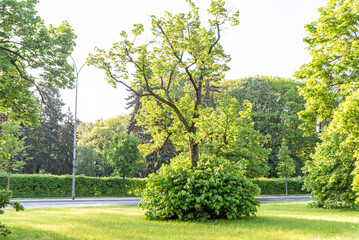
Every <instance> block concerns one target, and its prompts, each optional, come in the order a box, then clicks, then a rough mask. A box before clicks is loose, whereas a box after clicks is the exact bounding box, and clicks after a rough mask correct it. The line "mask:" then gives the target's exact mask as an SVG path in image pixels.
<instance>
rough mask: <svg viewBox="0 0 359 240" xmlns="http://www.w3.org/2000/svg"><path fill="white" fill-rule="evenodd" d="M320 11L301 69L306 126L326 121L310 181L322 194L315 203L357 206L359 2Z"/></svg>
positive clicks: (343, 0)
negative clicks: (307, 58)
mask: <svg viewBox="0 0 359 240" xmlns="http://www.w3.org/2000/svg"><path fill="white" fill-rule="evenodd" d="M319 12H320V17H319V19H318V21H315V22H312V23H310V24H308V25H306V29H307V31H308V33H309V36H308V37H307V38H305V42H306V43H307V44H308V49H309V53H310V55H311V57H312V60H311V61H310V62H309V63H307V64H305V65H303V66H302V67H301V68H300V70H299V71H298V72H297V73H296V76H297V78H299V79H303V80H305V82H306V85H305V87H303V88H301V94H302V95H303V96H304V98H305V100H306V105H305V107H306V108H305V110H304V111H302V112H301V113H300V116H301V117H302V118H303V119H304V120H305V122H304V124H303V125H302V127H303V128H304V129H305V130H306V131H307V133H310V132H314V131H315V125H316V122H323V123H324V129H323V130H324V133H322V134H320V138H321V139H322V140H323V142H322V143H321V144H319V145H318V147H317V149H316V153H315V154H314V156H313V158H314V161H313V162H309V163H308V165H307V171H308V174H309V175H308V178H307V180H306V186H307V188H308V189H309V190H311V191H312V195H313V196H316V198H315V200H314V203H313V205H315V206H324V207H335V206H341V205H346V206H352V207H353V206H355V198H356V196H355V195H358V193H355V192H353V191H352V187H353V176H354V169H355V162H356V161H358V156H357V152H358V144H357V139H356V137H357V136H358V128H357V124H358V119H359V114H358V109H357V106H356V105H355V104H357V100H358V94H357V92H358V87H359V71H358V70H359V62H358V58H359V44H358V43H359V32H358V28H359V2H358V1H356V0H331V1H329V2H328V5H327V6H326V7H323V8H320V9H319ZM354 189H357V188H354ZM356 191H357V190H356ZM356 206H357V205H356Z"/></svg>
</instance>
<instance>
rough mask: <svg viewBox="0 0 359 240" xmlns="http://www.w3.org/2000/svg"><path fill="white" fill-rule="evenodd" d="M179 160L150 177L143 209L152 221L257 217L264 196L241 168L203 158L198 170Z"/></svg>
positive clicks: (182, 159) (144, 195)
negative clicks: (257, 197) (259, 196)
mask: <svg viewBox="0 0 359 240" xmlns="http://www.w3.org/2000/svg"><path fill="white" fill-rule="evenodd" d="M189 162H190V161H189V159H188V158H185V157H183V156H179V157H177V158H175V159H173V160H172V163H171V165H164V166H163V167H162V168H161V169H160V170H159V171H158V172H157V173H156V174H152V175H150V177H149V179H148V182H147V185H146V189H145V190H144V192H143V195H142V200H141V203H140V207H141V208H143V209H144V210H145V211H146V212H145V215H146V217H148V218H150V219H180V220H206V219H214V218H228V219H235V218H238V217H241V216H250V215H254V213H255V212H256V211H257V206H259V201H258V200H256V199H255V198H254V196H255V195H258V194H260V189H259V188H258V187H257V185H254V184H253V183H252V182H250V181H249V180H248V179H247V178H246V177H245V176H243V174H242V173H241V170H240V168H239V166H237V165H236V164H234V163H231V162H229V161H228V160H225V159H221V158H219V159H217V158H214V157H208V156H201V159H200V161H199V163H198V166H197V167H196V168H191V165H190V163H189Z"/></svg>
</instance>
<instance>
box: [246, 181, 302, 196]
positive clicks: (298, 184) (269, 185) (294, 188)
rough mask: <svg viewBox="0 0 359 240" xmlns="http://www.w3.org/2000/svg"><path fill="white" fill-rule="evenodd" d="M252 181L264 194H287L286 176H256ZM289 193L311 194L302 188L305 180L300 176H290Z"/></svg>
mask: <svg viewBox="0 0 359 240" xmlns="http://www.w3.org/2000/svg"><path fill="white" fill-rule="evenodd" d="M251 180H252V182H253V183H254V184H256V185H258V187H259V188H260V189H261V194H262V195H283V194H285V180H284V178H256V179H251ZM287 183H288V194H309V192H308V191H306V190H302V188H303V185H304V181H303V180H299V179H298V178H288V180H287Z"/></svg>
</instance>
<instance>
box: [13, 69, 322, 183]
mask: <svg viewBox="0 0 359 240" xmlns="http://www.w3.org/2000/svg"><path fill="white" fill-rule="evenodd" d="M302 85H303V84H301V83H299V82H295V81H293V80H291V79H284V78H272V77H261V76H257V77H253V78H244V79H238V80H231V81H224V82H221V83H219V85H218V86H217V87H215V88H213V89H211V90H210V89H208V91H212V92H213V94H212V95H211V94H208V96H212V97H205V98H204V99H205V104H207V105H209V106H212V107H214V108H215V109H218V106H219V104H220V103H221V101H222V100H223V98H224V96H225V94H229V95H230V96H232V97H234V98H235V99H236V100H237V101H238V103H240V104H243V103H244V101H245V100H248V101H249V102H250V103H251V104H252V115H251V122H253V130H252V131H249V132H248V129H247V130H246V131H244V129H245V128H243V129H242V131H241V132H240V135H241V140H240V141H237V143H236V150H235V151H232V152H230V153H229V152H226V153H222V154H224V155H225V156H226V157H227V158H233V159H235V158H245V159H246V161H247V163H246V164H247V165H246V168H247V169H248V171H247V176H248V177H262V176H269V177H278V176H279V175H278V172H277V167H278V165H279V158H278V153H279V149H280V147H281V145H282V143H285V144H286V145H287V146H288V149H289V152H290V157H291V158H293V162H294V164H295V174H296V175H301V174H302V172H301V168H302V167H303V166H304V164H305V162H306V161H308V160H309V159H310V154H311V153H313V151H314V147H315V144H316V143H317V142H318V137H317V135H316V134H310V135H308V136H303V131H302V130H301V129H300V128H299V125H301V124H302V120H300V119H299V117H298V112H300V111H302V110H304V104H305V101H304V99H303V97H301V96H300V95H299V93H298V87H299V86H302ZM42 91H43V92H44V93H45V94H43V97H42V99H40V98H38V101H39V103H41V105H42V107H43V108H42V109H41V111H40V116H41V118H42V120H41V126H39V127H34V126H23V135H24V136H26V138H25V146H26V153H27V156H26V158H27V160H26V161H25V162H24V166H23V168H22V169H21V170H20V172H23V173H39V172H40V173H51V174H57V175H62V174H71V171H72V158H73V156H72V152H73V116H72V113H71V112H70V111H67V112H63V106H64V103H63V102H62V99H61V96H60V94H59V91H58V89H55V88H51V87H42ZM177 94H182V93H181V90H180V88H179V90H178V91H177ZM127 101H128V107H132V108H133V110H132V113H131V114H130V115H121V116H118V117H115V118H111V119H107V120H102V119H100V120H97V121H96V122H90V123H81V122H80V123H79V125H78V143H77V144H78V160H79V166H78V168H77V173H78V174H84V175H87V176H110V175H112V174H114V170H115V169H114V167H113V166H112V165H111V163H110V162H109V160H108V159H107V157H106V153H107V151H108V149H109V147H110V144H111V142H112V140H113V138H114V137H115V135H118V134H131V135H133V136H135V137H137V138H138V139H139V141H140V143H141V144H146V143H149V142H150V141H151V139H152V136H151V134H150V133H148V132H146V127H144V126H141V125H140V124H138V123H137V121H138V120H137V119H139V115H140V110H141V108H142V103H141V101H140V98H138V97H136V96H135V95H130V97H129V98H128V99H127ZM145 117H146V116H145ZM167 118H169V120H168V119H167V120H166V119H163V118H160V119H162V120H163V122H160V121H158V122H157V124H159V125H161V124H162V125H165V124H167V125H168V124H171V120H170V117H169V116H167ZM166 121H167V123H166ZM168 121H169V122H168ZM180 152H181V149H179V148H176V147H175V146H174V144H173V143H172V142H171V140H170V139H167V140H166V141H165V142H164V143H163V145H162V146H160V147H159V148H158V149H156V150H155V151H153V152H150V153H148V154H146V155H145V156H146V162H147V164H146V166H145V167H142V168H140V169H139V170H138V171H136V173H135V175H134V176H137V177H145V176H148V174H150V173H152V172H155V171H157V170H158V169H159V168H160V167H161V166H162V164H169V163H170V159H172V158H173V157H175V156H177V155H178V154H179V153H180ZM18 158H21V156H19V157H18ZM20 160H21V159H20ZM23 160H25V159H23Z"/></svg>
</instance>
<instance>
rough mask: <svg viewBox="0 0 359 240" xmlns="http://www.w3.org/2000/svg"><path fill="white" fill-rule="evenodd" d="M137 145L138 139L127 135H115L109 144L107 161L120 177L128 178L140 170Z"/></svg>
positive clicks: (139, 156)
mask: <svg viewBox="0 0 359 240" xmlns="http://www.w3.org/2000/svg"><path fill="white" fill-rule="evenodd" d="M138 144H139V141H138V139H137V138H136V137H134V136H131V135H128V134H119V135H116V136H115V137H114V138H113V141H112V142H111V143H110V147H109V149H108V150H107V154H106V155H107V159H108V161H109V162H110V163H111V165H112V166H113V167H114V168H115V171H116V173H117V174H119V175H120V176H121V177H130V176H131V174H132V173H133V172H134V171H136V170H138V169H139V168H140V165H141V163H142V162H141V160H142V156H141V154H140V151H139V150H138V148H137V147H138Z"/></svg>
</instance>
